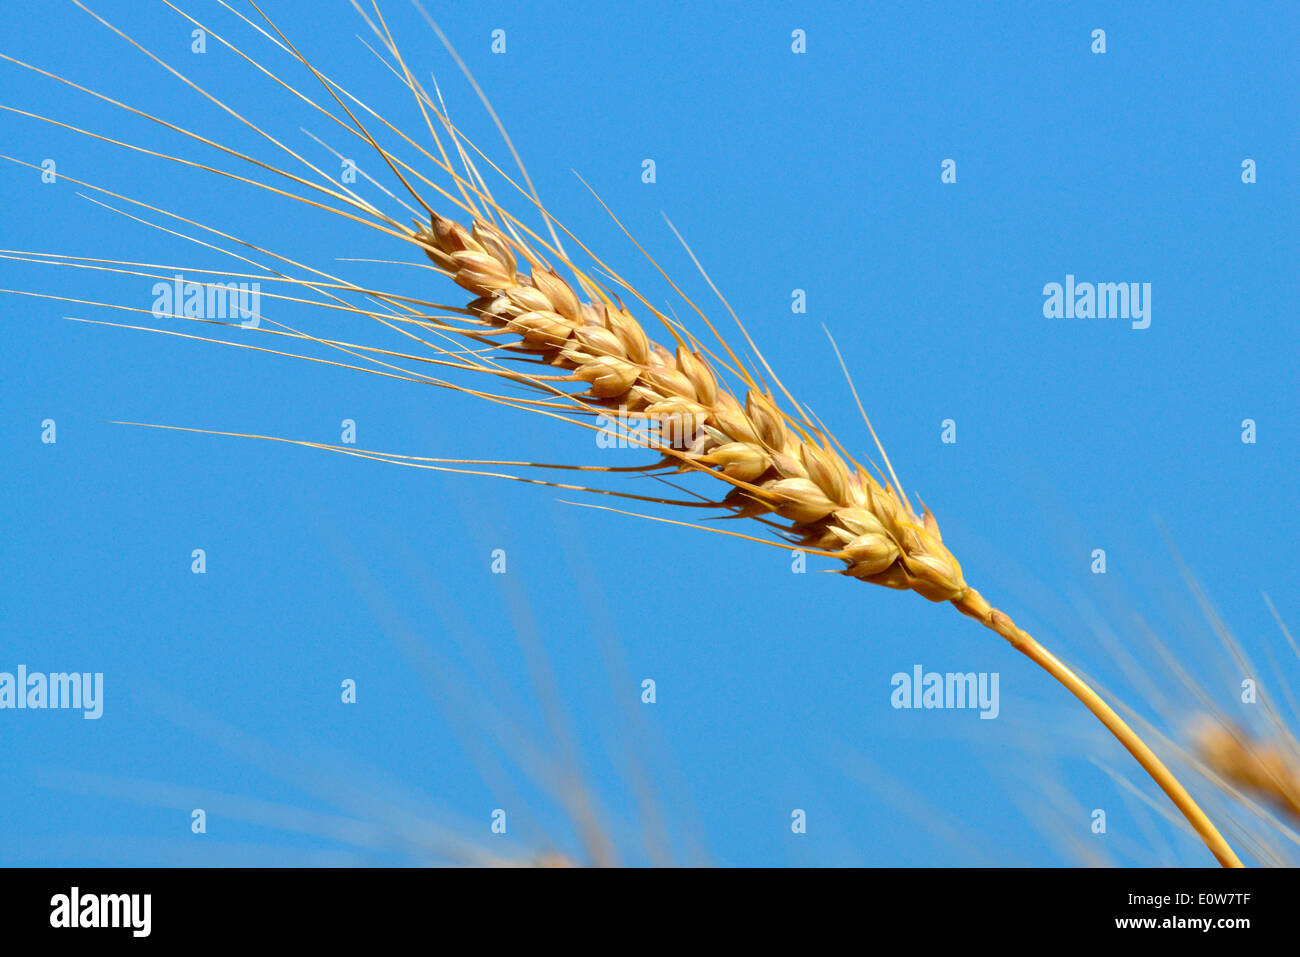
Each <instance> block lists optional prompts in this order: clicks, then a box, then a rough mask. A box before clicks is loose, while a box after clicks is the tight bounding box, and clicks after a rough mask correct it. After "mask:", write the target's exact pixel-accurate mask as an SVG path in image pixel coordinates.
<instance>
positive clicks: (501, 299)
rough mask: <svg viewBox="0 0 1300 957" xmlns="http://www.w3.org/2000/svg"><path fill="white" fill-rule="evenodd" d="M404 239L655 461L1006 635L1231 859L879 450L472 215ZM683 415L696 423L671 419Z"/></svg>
mask: <svg viewBox="0 0 1300 957" xmlns="http://www.w3.org/2000/svg"><path fill="white" fill-rule="evenodd" d="M416 240H417V241H418V242H419V243H420V244H421V245H423V246H424V248H425V251H426V253H427V254H428V256H429V258H430V259H431V260H432V261H433V262H434V264H435V265H437V266H438V267H439V268H440V269H442V270H444V271H445V272H446V273H447V274H448V275H449V276H451V278H452V279H453V280H454V281H455V282H456V283H457V284H458V285H459V286H461V287H462V288H463V289H466V290H467V291H469V292H471V293H473V294H474V295H475V296H476V297H477V298H475V299H474V300H473V301H472V302H471V303H470V304H469V311H470V312H471V314H472V315H474V316H475V317H477V318H478V319H479V320H481V321H482V322H484V323H486V324H487V325H488V326H490V327H492V328H494V329H495V330H497V331H500V332H504V333H508V334H510V335H511V336H514V337H518V338H517V339H516V341H515V342H514V343H513V345H514V346H515V347H516V348H521V349H523V350H525V351H527V352H529V353H532V354H534V355H535V356H537V357H538V358H539V359H540V360H541V361H543V362H545V363H547V364H548V365H550V366H553V367H556V368H559V369H563V370H567V371H569V372H570V373H571V375H570V376H569V379H570V380H571V381H573V382H581V383H585V384H586V385H587V386H588V387H589V389H588V391H587V393H585V394H584V395H583V396H581V397H580V398H581V401H582V402H583V403H584V404H591V405H594V406H603V407H607V408H617V409H620V410H626V411H628V412H631V413H635V414H638V415H639V416H641V417H643V418H645V419H647V420H649V421H650V422H652V423H657V427H655V428H653V429H652V432H653V438H654V439H655V440H656V442H655V443H654V444H655V445H656V446H657V447H660V448H663V449H664V450H665V451H666V452H667V453H668V454H667V455H666V457H665V464H675V465H676V466H677V467H678V468H679V469H682V470H692V471H703V472H707V473H708V474H710V475H712V476H715V477H717V478H720V479H722V480H723V481H725V482H726V483H727V484H729V485H730V486H732V487H731V489H730V491H729V492H728V494H727V495H726V497H725V498H723V499H722V501H721V502H720V503H719V504H721V505H724V506H727V507H730V508H731V509H733V510H734V511H736V512H738V513H739V514H742V515H748V516H762V515H765V514H769V513H773V514H775V515H777V516H780V517H781V518H783V519H786V520H787V521H788V522H789V523H790V524H789V525H788V526H786V527H785V528H786V531H787V532H788V533H789V540H791V541H793V542H795V543H797V544H799V545H802V546H807V547H810V548H812V549H815V550H817V551H818V552H820V553H822V554H829V555H833V556H834V557H836V558H838V559H840V560H842V561H843V562H844V563H845V566H846V567H845V569H844V573H845V574H847V575H849V576H851V577H853V578H857V579H860V580H862V581H866V582H871V583H873V584H877V585H884V586H886V587H889V588H897V589H905V590H911V591H915V592H916V593H918V594H919V595H921V596H923V597H925V598H927V599H929V600H930V601H935V602H939V601H947V602H951V603H952V604H953V605H955V606H956V607H957V609H958V610H959V611H961V612H962V613H963V614H965V615H968V616H970V617H971V618H974V619H975V620H976V621H978V622H980V623H981V624H983V625H984V626H985V627H987V628H989V629H991V630H992V631H994V632H996V633H997V634H999V635H1001V636H1002V637H1003V638H1005V639H1006V640H1007V641H1008V642H1010V643H1011V646H1012V647H1013V648H1015V649H1016V650H1017V651H1019V652H1021V653H1022V654H1024V655H1026V656H1027V657H1028V658H1029V659H1030V660H1032V661H1033V662H1034V663H1035V664H1037V665H1038V666H1039V667H1041V668H1043V669H1044V670H1045V671H1047V673H1048V674H1050V675H1051V676H1052V677H1053V678H1055V679H1056V680H1057V681H1058V682H1060V683H1061V684H1062V685H1064V686H1065V688H1066V689H1067V690H1069V691H1070V693H1071V694H1073V695H1074V696H1075V697H1076V698H1078V699H1079V700H1080V701H1081V702H1082V703H1083V704H1084V705H1085V706H1086V707H1087V708H1088V710H1090V711H1091V712H1092V713H1093V714H1094V715H1096V716H1097V718H1098V719H1100V720H1101V722H1102V723H1103V724H1104V725H1105V726H1106V728H1107V729H1108V730H1109V731H1110V732H1111V733H1112V734H1113V735H1114V736H1115V737H1116V738H1117V739H1118V740H1119V741H1120V743H1121V744H1123V745H1124V747H1125V748H1126V749H1127V750H1128V751H1129V753H1130V754H1132V755H1133V757H1134V758H1135V759H1136V760H1137V761H1138V763H1139V764H1140V765H1141V766H1142V768H1143V769H1144V770H1145V771H1146V772H1147V773H1148V774H1149V775H1150V776H1151V777H1152V779H1153V780H1154V781H1155V782H1156V783H1157V784H1158V785H1159V786H1160V788H1161V789H1162V790H1163V791H1164V792H1165V793H1166V794H1167V795H1168V796H1169V798H1170V800H1172V801H1173V802H1174V804H1175V805H1176V806H1177V807H1178V809H1179V810H1180V811H1181V812H1182V813H1183V815H1184V816H1185V817H1186V819H1187V821H1188V822H1189V823H1190V824H1191V825H1192V827H1193V829H1194V830H1195V831H1196V833H1197V834H1198V835H1199V836H1200V837H1201V839H1202V840H1203V841H1204V842H1205V844H1206V846H1207V847H1208V848H1209V849H1210V850H1211V851H1212V852H1213V854H1214V855H1215V857H1216V858H1217V859H1218V860H1219V862H1220V863H1221V864H1223V865H1224V866H1235V867H1239V866H1241V862H1240V861H1239V860H1238V859H1237V856H1236V855H1235V854H1234V853H1233V851H1232V849H1231V848H1230V847H1229V846H1228V844H1227V843H1226V842H1225V841H1224V839H1223V837H1222V836H1221V835H1220V834H1219V832H1218V831H1217V830H1216V829H1215V827H1214V825H1213V823H1212V822H1211V821H1210V820H1209V818H1208V817H1206V815H1205V813H1204V812H1203V811H1202V810H1201V809H1200V807H1199V806H1198V805H1197V804H1196V802H1195V801H1194V800H1193V799H1192V797H1191V795H1190V794H1188V792H1187V790H1186V789H1185V788H1184V787H1183V786H1182V785H1181V784H1180V783H1179V782H1178V780H1177V778H1175V777H1174V775H1173V774H1172V773H1171V772H1170V771H1169V770H1168V768H1166V767H1165V765H1164V764H1163V763H1162V762H1161V761H1160V759H1159V758H1158V757H1157V756H1156V755H1155V753H1154V752H1153V751H1152V750H1151V749H1150V748H1149V747H1148V746H1147V745H1146V744H1145V743H1144V742H1143V741H1142V739H1141V738H1140V737H1139V736H1138V735H1137V734H1136V733H1135V732H1134V731H1133V730H1132V728H1130V727H1129V726H1128V725H1127V724H1126V723H1125V722H1124V721H1123V719H1122V718H1120V717H1119V715H1118V714H1116V713H1115V711H1114V710H1113V709H1112V708H1111V707H1110V706H1109V705H1108V704H1106V702H1105V701H1104V700H1103V699H1102V698H1101V697H1100V696H1099V695H1098V694H1097V693H1096V692H1095V691H1094V690H1093V689H1092V688H1091V687H1090V686H1089V685H1088V684H1087V683H1086V682H1084V681H1083V680H1082V679H1081V678H1080V677H1079V676H1078V675H1076V674H1075V673H1074V672H1073V671H1072V670H1070V669H1069V668H1068V667H1067V666H1066V665H1065V664H1063V663H1062V662H1061V661H1060V660H1059V659H1057V658H1056V657H1055V656H1054V655H1052V654H1051V653H1050V652H1049V651H1047V650H1046V649H1045V648H1044V647H1043V646H1042V645H1040V644H1039V643H1038V642H1037V641H1036V640H1035V639H1034V638H1033V637H1031V636H1030V635H1029V634H1028V633H1026V632H1025V631H1023V630H1022V629H1020V628H1018V627H1017V626H1016V625H1015V623H1014V622H1012V620H1011V619H1010V618H1009V617H1008V616H1007V615H1005V614H1003V613H1002V612H1000V611H998V610H997V609H996V608H993V607H992V606H991V605H990V604H989V603H988V602H987V601H986V600H985V599H984V597H983V596H982V595H980V593H979V592H978V591H976V590H975V589H973V588H971V587H970V586H969V585H967V584H966V582H965V580H964V578H963V576H962V570H961V566H960V565H959V564H958V562H957V560H956V558H954V557H953V555H952V553H951V552H949V551H948V549H947V547H946V546H945V545H944V544H943V539H942V537H941V535H940V533H939V526H938V522H937V521H936V520H935V517H934V515H933V514H932V513H931V512H930V510H929V509H928V508H925V507H923V508H922V514H921V515H920V516H918V515H917V514H916V513H915V512H914V511H913V510H912V508H911V506H910V503H909V502H908V501H907V499H906V496H905V494H904V493H902V491H901V490H900V488H899V487H898V483H897V478H896V477H894V476H893V468H892V466H890V465H889V462H888V457H887V456H885V462H886V466H887V467H888V468H889V473H890V476H891V477H893V478H894V481H893V482H892V483H890V482H883V483H882V482H880V481H877V480H876V478H875V477H873V476H872V475H871V474H870V473H869V472H868V471H867V470H866V469H864V468H863V467H861V466H860V465H857V464H856V463H853V464H850V462H849V461H846V460H845V458H844V457H842V456H841V455H840V454H839V452H838V451H837V449H836V447H835V445H834V444H833V443H832V441H830V440H829V439H828V437H827V436H826V435H825V434H824V433H823V432H822V431H821V430H820V429H818V428H817V427H816V426H815V425H813V424H812V423H811V422H810V421H808V420H807V417H806V416H805V417H804V421H802V422H799V421H796V420H795V419H794V418H792V417H791V416H789V415H787V414H786V413H784V412H782V411H781V409H780V408H779V407H778V405H777V403H776V400H775V398H774V396H773V395H772V394H771V392H770V391H760V390H759V389H758V388H750V389H749V390H748V391H747V392H746V393H745V395H744V397H743V399H738V398H736V397H735V396H733V395H731V394H730V393H728V392H726V391H724V390H723V389H722V388H720V386H719V380H718V377H717V376H715V374H714V372H713V370H712V368H711V365H710V362H709V360H708V358H707V357H706V356H705V355H704V354H703V352H701V351H699V350H694V349H691V348H690V347H689V344H688V343H687V342H686V341H684V340H680V339H679V342H678V344H677V348H676V349H675V351H673V352H670V351H669V350H667V349H665V348H664V347H662V346H660V345H659V344H657V343H654V342H652V341H651V340H650V339H649V337H648V336H647V335H646V333H645V331H644V330H643V329H642V327H641V325H640V323H638V322H637V320H636V319H635V318H634V317H633V316H632V315H631V313H629V312H628V311H627V309H625V308H624V307H623V306H622V305H621V304H619V303H617V302H615V301H613V300H612V299H610V298H607V297H605V296H604V295H603V294H601V293H600V292H599V290H598V289H597V288H596V287H595V285H594V284H587V283H584V285H588V287H589V288H590V289H592V290H593V291H594V292H595V293H596V295H597V297H598V298H597V299H596V301H594V302H584V301H582V300H581V299H580V298H579V296H578V295H577V294H576V293H575V291H574V290H573V288H572V287H571V286H570V285H569V283H568V282H566V281H565V280H564V279H563V278H562V277H561V276H560V275H559V274H557V273H556V272H554V271H553V270H551V269H549V268H543V267H542V266H541V265H540V261H539V260H534V261H533V263H532V264H531V266H532V268H531V270H530V272H529V273H527V274H525V273H523V272H521V271H520V263H519V257H518V256H517V255H516V253H519V254H520V255H523V256H524V257H525V258H529V259H532V258H533V257H532V256H531V255H530V253H529V251H528V249H527V247H526V246H524V245H523V244H522V243H518V242H515V241H514V240H512V239H511V238H509V237H507V236H506V235H505V234H504V233H503V232H502V231H501V230H499V229H497V228H496V227H495V226H494V225H493V224H491V223H488V222H486V221H485V220H483V219H478V218H476V219H475V220H474V222H473V226H472V229H466V228H465V227H464V226H462V225H461V224H459V223H457V222H454V221H453V220H450V219H447V218H445V217H442V216H440V215H438V214H437V213H434V214H433V217H432V219H431V222H430V224H429V225H428V226H421V227H420V228H419V229H418V230H417V234H416ZM669 328H670V331H671V328H672V327H671V326H670V327H669ZM742 376H743V377H744V378H745V379H746V380H747V382H750V383H751V384H754V383H753V382H752V380H750V378H749V377H748V376H744V375H743V373H742ZM682 422H687V423H692V424H695V425H698V430H692V429H689V428H687V429H682V428H681V427H680V425H681V423H682ZM669 423H671V425H672V428H671V429H669V428H667V425H668V424H669ZM873 435H874V433H873ZM881 454H882V456H883V455H884V450H883V448H882V449H881Z"/></svg>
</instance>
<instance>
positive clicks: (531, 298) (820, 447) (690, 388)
mask: <svg viewBox="0 0 1300 957" xmlns="http://www.w3.org/2000/svg"><path fill="white" fill-rule="evenodd" d="M413 238H414V239H415V240H416V242H417V243H418V244H419V245H420V246H422V247H423V249H424V250H425V252H426V254H427V255H428V257H429V259H431V260H432V261H433V263H434V264H435V265H436V266H438V267H439V268H440V269H442V270H443V271H445V272H446V273H447V274H448V275H450V276H451V278H452V279H453V280H454V281H455V282H456V283H457V285H459V286H460V287H461V288H463V289H465V290H467V291H468V292H470V293H472V294H473V295H474V296H475V297H476V298H475V299H474V300H473V301H471V302H470V304H469V308H470V311H471V312H472V313H473V314H474V315H475V316H477V317H478V318H479V319H481V320H483V321H485V322H486V323H488V324H489V325H491V326H494V327H495V328H497V329H498V330H499V331H502V332H506V333H509V334H513V335H515V336H518V340H517V341H516V342H515V343H514V345H515V346H516V347H519V348H523V349H525V350H527V351H529V352H532V353H535V354H536V355H538V357H539V358H541V359H543V360H544V361H545V362H547V363H548V364H550V365H552V366H555V367H557V368H559V369H565V370H568V371H570V372H571V373H572V376H573V381H574V382H575V383H585V385H586V387H587V389H586V391H585V392H582V393H574V398H575V399H580V400H581V402H582V404H583V406H584V407H591V406H593V405H595V406H601V407H605V408H611V409H619V410H625V411H626V412H628V413H635V414H636V415H638V416H641V417H644V418H646V419H648V420H650V421H652V422H658V423H659V425H658V427H657V430H658V435H659V436H660V438H661V439H662V440H663V441H662V445H661V447H663V448H665V449H669V450H671V455H669V456H668V459H669V460H671V462H672V463H673V464H676V465H677V467H679V468H682V469H690V470H695V471H701V472H705V473H708V474H710V475H713V476H714V477H715V478H718V479H720V480H722V481H724V482H726V483H727V484H728V485H730V486H731V489H730V491H729V492H728V494H727V495H726V496H725V497H723V498H722V499H720V501H719V503H718V504H719V505H722V506H725V507H727V508H731V509H733V510H735V511H737V512H738V513H740V514H742V515H769V514H775V515H777V516H779V517H781V518H783V519H785V520H786V521H788V522H789V523H790V524H789V526H788V531H789V532H790V533H791V540H792V541H793V542H795V543H797V544H799V545H804V546H808V547H811V548H816V549H819V550H822V551H825V552H829V553H832V554H834V555H835V557H837V558H839V559H841V560H842V561H844V563H845V565H846V567H845V569H844V573H845V574H847V575H850V576H852V577H854V578H858V579H861V580H862V581H867V582H871V583H873V584H877V585H884V586H886V587H888V588H898V589H906V590H911V591H914V592H917V593H918V594H920V595H922V596H924V597H925V598H928V599H930V600H931V601H954V600H959V599H961V598H962V597H964V596H965V595H966V594H967V593H968V592H969V588H968V586H967V585H966V582H965V581H964V579H963V578H962V572H961V566H960V565H959V564H958V563H957V560H956V559H955V558H953V556H952V554H951V553H950V552H949V551H948V549H947V548H946V547H944V544H943V539H942V537H941V536H940V534H939V526H938V523H937V522H936V521H935V518H934V516H933V515H932V514H931V513H930V511H929V509H925V510H924V513H923V514H922V515H920V516H918V515H916V514H915V513H914V512H913V511H912V510H911V509H910V508H909V507H908V506H907V504H906V503H905V502H904V500H902V499H901V498H900V496H899V495H898V493H897V490H896V489H894V488H893V487H892V486H891V485H889V484H888V483H881V482H878V481H877V480H876V479H875V478H874V477H873V476H872V475H871V474H870V473H868V472H867V471H866V470H865V469H863V468H861V467H860V466H856V465H850V463H848V462H846V461H845V459H844V458H843V456H841V455H840V454H839V453H838V452H837V451H836V449H835V448H834V446H833V444H832V443H831V442H830V440H829V437H827V436H825V435H824V434H821V433H820V431H819V430H816V429H811V428H809V427H807V425H806V424H805V425H800V424H799V423H796V422H795V421H794V420H793V419H792V418H791V417H790V416H788V415H787V414H786V413H784V412H783V411H781V409H780V408H779V407H778V405H777V403H776V401H775V399H774V398H773V397H772V395H771V394H769V393H767V392H765V391H761V390H759V389H757V388H753V387H752V386H751V385H750V383H744V385H745V386H746V388H745V389H744V390H743V399H738V398H737V397H736V396H735V395H733V394H732V392H730V391H728V390H727V389H726V388H724V386H723V384H722V382H721V381H720V377H719V376H718V375H717V374H716V373H715V371H714V366H713V364H712V363H711V362H710V361H709V358H708V357H707V356H706V355H704V354H703V353H701V352H699V351H693V350H691V349H689V348H688V347H687V346H686V345H685V344H684V343H679V344H678V345H677V347H676V349H675V350H673V351H669V350H668V349H666V348H664V347H663V346H661V345H660V344H658V343H656V342H653V341H652V340H651V339H650V338H649V337H648V336H647V335H646V333H645V330H644V329H643V328H642V326H641V324H640V323H639V322H638V321H637V320H636V318H634V317H633V316H632V314H631V313H630V312H628V311H627V310H626V309H625V308H623V307H622V306H621V305H616V304H614V303H612V302H609V301H599V302H591V301H583V300H582V299H581V298H580V297H579V296H578V295H577V293H576V292H575V291H574V289H573V287H572V286H571V285H570V284H569V283H568V282H567V281H566V280H565V279H564V278H563V277H561V276H560V275H559V274H558V273H556V272H554V271H552V270H550V269H546V268H542V267H540V266H531V267H530V271H529V272H528V273H524V272H521V271H520V256H517V255H516V248H517V242H516V241H515V240H514V239H512V238H509V237H507V236H505V235H504V234H503V233H502V232H501V231H500V230H498V229H497V228H496V227H495V226H494V225H492V224H491V223H488V222H485V221H483V220H481V219H476V220H475V221H474V222H473V224H472V228H471V229H466V228H465V227H464V226H462V225H461V224H460V223H458V222H455V221H454V220H451V219H447V218H445V217H443V216H439V215H437V214H436V213H435V214H434V215H433V217H432V219H431V221H430V223H429V224H428V225H427V226H426V225H424V224H420V225H419V227H418V229H417V230H416V231H415V234H414V237H413ZM519 252H520V253H521V254H522V258H524V259H527V260H528V261H529V262H533V261H534V259H535V257H533V256H531V255H529V254H528V251H527V250H525V249H519ZM683 418H689V419H690V420H691V421H692V422H694V423H696V424H697V425H698V426H699V428H696V429H691V430H689V431H688V434H686V435H685V436H683V435H682V434H681V430H680V429H678V428H676V427H675V428H674V430H673V432H671V433H670V432H669V430H668V429H667V428H666V427H665V426H666V423H667V422H668V421H669V420H671V421H672V422H673V423H674V425H675V426H676V424H677V423H680V422H681V421H682V419H683ZM818 435H819V436H820V438H821V441H817V439H816V438H815V436H818Z"/></svg>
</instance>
